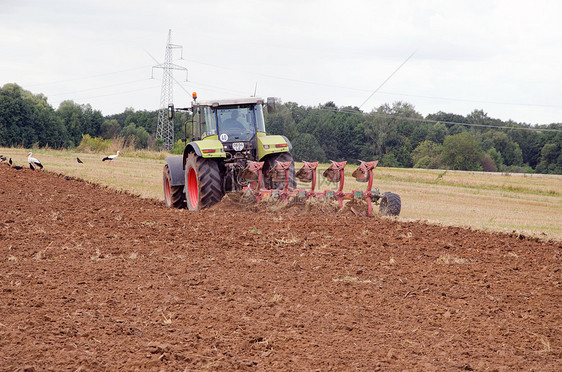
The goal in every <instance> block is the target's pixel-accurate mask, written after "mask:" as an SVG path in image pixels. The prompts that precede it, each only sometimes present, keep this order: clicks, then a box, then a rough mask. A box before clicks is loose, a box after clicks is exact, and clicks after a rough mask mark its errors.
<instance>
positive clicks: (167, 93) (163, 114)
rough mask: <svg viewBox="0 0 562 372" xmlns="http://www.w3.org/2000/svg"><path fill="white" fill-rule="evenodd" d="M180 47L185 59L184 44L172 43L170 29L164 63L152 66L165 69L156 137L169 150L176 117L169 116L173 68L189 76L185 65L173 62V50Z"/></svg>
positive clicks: (172, 91)
mask: <svg viewBox="0 0 562 372" xmlns="http://www.w3.org/2000/svg"><path fill="white" fill-rule="evenodd" d="M178 48H180V49H181V50H182V57H181V59H183V46H181V45H175V44H172V30H169V31H168V42H167V43H166V56H165V59H164V63H160V64H158V65H156V66H152V71H154V69H155V68H161V69H163V70H164V73H163V75H162V93H161V94H160V110H159V112H158V126H157V127H156V139H162V145H163V146H164V147H165V148H166V149H167V150H171V149H172V148H173V147H174V119H173V118H170V117H169V116H168V106H169V105H171V104H173V103H174V77H173V75H172V72H173V70H183V71H186V76H187V69H186V68H185V67H183V66H179V65H176V64H174V63H173V62H172V50H173V49H178ZM186 80H187V77H186Z"/></svg>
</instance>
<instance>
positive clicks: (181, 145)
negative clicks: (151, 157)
mask: <svg viewBox="0 0 562 372" xmlns="http://www.w3.org/2000/svg"><path fill="white" fill-rule="evenodd" d="M184 149H185V142H184V141H183V140H182V139H179V140H177V141H176V142H175V143H174V148H173V149H172V154H175V155H182V154H183V150H184Z"/></svg>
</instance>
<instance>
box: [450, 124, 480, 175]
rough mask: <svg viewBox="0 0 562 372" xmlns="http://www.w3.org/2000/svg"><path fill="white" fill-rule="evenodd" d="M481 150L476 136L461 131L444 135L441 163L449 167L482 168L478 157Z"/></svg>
mask: <svg viewBox="0 0 562 372" xmlns="http://www.w3.org/2000/svg"><path fill="white" fill-rule="evenodd" d="M482 155H483V151H482V149H481V148H480V146H479V145H478V142H477V141H476V137H475V136H474V135H473V134H471V133H468V132H462V133H459V134H455V135H452V136H447V137H445V141H444V142H443V163H444V164H445V165H446V166H448V167H449V168H451V169H457V170H482V166H481V165H480V161H479V160H480V159H481V158H482Z"/></svg>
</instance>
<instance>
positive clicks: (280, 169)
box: [240, 160, 401, 216]
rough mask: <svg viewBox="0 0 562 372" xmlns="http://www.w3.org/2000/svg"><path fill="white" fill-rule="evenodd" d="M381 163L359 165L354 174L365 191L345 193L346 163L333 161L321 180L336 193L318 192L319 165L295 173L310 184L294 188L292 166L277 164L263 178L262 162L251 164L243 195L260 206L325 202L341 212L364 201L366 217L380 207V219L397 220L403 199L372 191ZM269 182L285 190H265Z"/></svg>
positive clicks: (308, 165) (305, 166) (307, 164)
mask: <svg viewBox="0 0 562 372" xmlns="http://www.w3.org/2000/svg"><path fill="white" fill-rule="evenodd" d="M377 164H378V161H377V160H375V161H369V162H366V161H360V165H359V167H357V169H356V170H355V171H354V172H353V174H352V176H353V177H354V178H355V180H356V181H358V182H362V183H366V188H365V190H352V191H347V192H345V191H344V185H345V175H344V173H345V167H346V165H347V162H346V161H342V162H335V161H332V162H331V164H330V166H329V167H328V168H327V169H326V170H325V171H324V172H323V173H322V176H323V177H324V178H325V179H326V180H327V181H328V182H330V183H336V184H338V187H337V189H336V190H324V191H317V190H316V187H317V183H318V174H317V173H318V170H317V167H318V162H306V161H305V162H303V165H302V167H301V168H300V169H299V170H298V171H297V172H296V174H295V178H297V179H298V180H299V181H301V182H303V183H310V188H308V189H304V188H297V187H291V186H290V184H291V170H292V168H291V167H292V162H290V161H288V162H280V161H278V162H276V164H275V165H274V166H273V167H272V168H271V169H269V170H268V172H267V174H266V175H264V174H263V165H264V163H263V162H253V161H251V162H249V164H248V165H247V167H246V168H245V169H244V171H243V172H242V173H241V175H240V176H241V177H242V178H244V179H245V180H246V181H247V182H248V185H247V186H245V187H244V188H243V189H242V193H243V195H244V197H246V200H255V201H256V202H260V201H262V200H264V199H268V200H277V201H280V202H282V203H289V202H291V201H293V202H295V203H304V202H306V201H307V200H321V201H325V202H335V203H336V204H337V206H338V207H339V208H340V209H342V208H343V207H344V203H345V202H357V201H363V202H365V203H366V206H367V211H366V215H367V216H372V215H373V204H375V205H378V206H379V213H380V214H381V215H389V216H397V215H399V214H400V210H401V200H400V196H398V195H397V194H394V193H391V192H386V193H384V194H381V193H380V191H379V189H378V188H377V189H374V190H373V179H374V176H373V170H374V169H375V168H376V166H377ZM265 178H269V179H271V180H272V181H273V182H275V184H278V185H279V184H281V185H282V186H281V187H280V188H277V189H269V188H264V187H263V185H264V179H265Z"/></svg>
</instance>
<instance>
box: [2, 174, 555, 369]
mask: <svg viewBox="0 0 562 372" xmlns="http://www.w3.org/2000/svg"><path fill="white" fill-rule="evenodd" d="M222 204H223V205H219V206H215V207H214V208H211V209H210V210H208V211H204V212H199V213H190V212H188V211H185V210H175V209H168V208H166V207H165V206H164V204H163V203H162V202H159V201H154V200H146V199H141V198H138V197H136V196H134V195H129V194H127V193H119V192H115V191H112V190H110V189H107V188H104V187H100V186H97V185H94V184H91V183H87V182H84V181H81V180H76V179H72V178H66V177H64V176H60V175H58V176H57V175H53V174H49V173H45V172H36V173H33V172H31V171H30V170H28V169H24V170H21V171H17V170H15V169H11V168H9V167H8V166H7V165H6V164H0V252H1V256H0V260H1V265H0V280H1V284H0V285H1V292H2V293H1V296H0V370H2V371H23V370H26V369H27V371H42V370H52V371H77V370H80V371H104V370H107V371H115V370H154V371H184V370H221V371H226V370H256V371H270V370H322V371H325V370H338V371H341V370H384V371H402V370H409V371H433V370H435V371H455V370H459V371H462V370H475V371H486V370H490V371H492V370H495V371H512V370H537V371H556V370H560V368H561V365H562V269H561V268H562V246H561V244H560V243H559V242H545V241H537V240H533V239H528V238H526V237H524V236H520V235H517V234H512V235H502V234H489V233H483V232H478V231H472V230H468V229H462V228H455V227H440V226H431V225H426V224H421V223H412V222H399V221H397V220H394V219H387V218H379V217H371V218H366V217H359V216H355V215H354V214H352V213H340V214H334V213H326V212H325V211H324V210H322V209H321V208H307V209H308V211H307V212H303V210H304V208H301V209H299V208H298V206H294V207H291V208H289V209H288V210H283V209H282V208H277V209H274V208H270V207H267V208H265V207H263V208H261V209H260V207H254V208H241V207H240V206H239V205H238V204H236V203H233V202H232V201H230V202H225V203H222Z"/></svg>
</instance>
